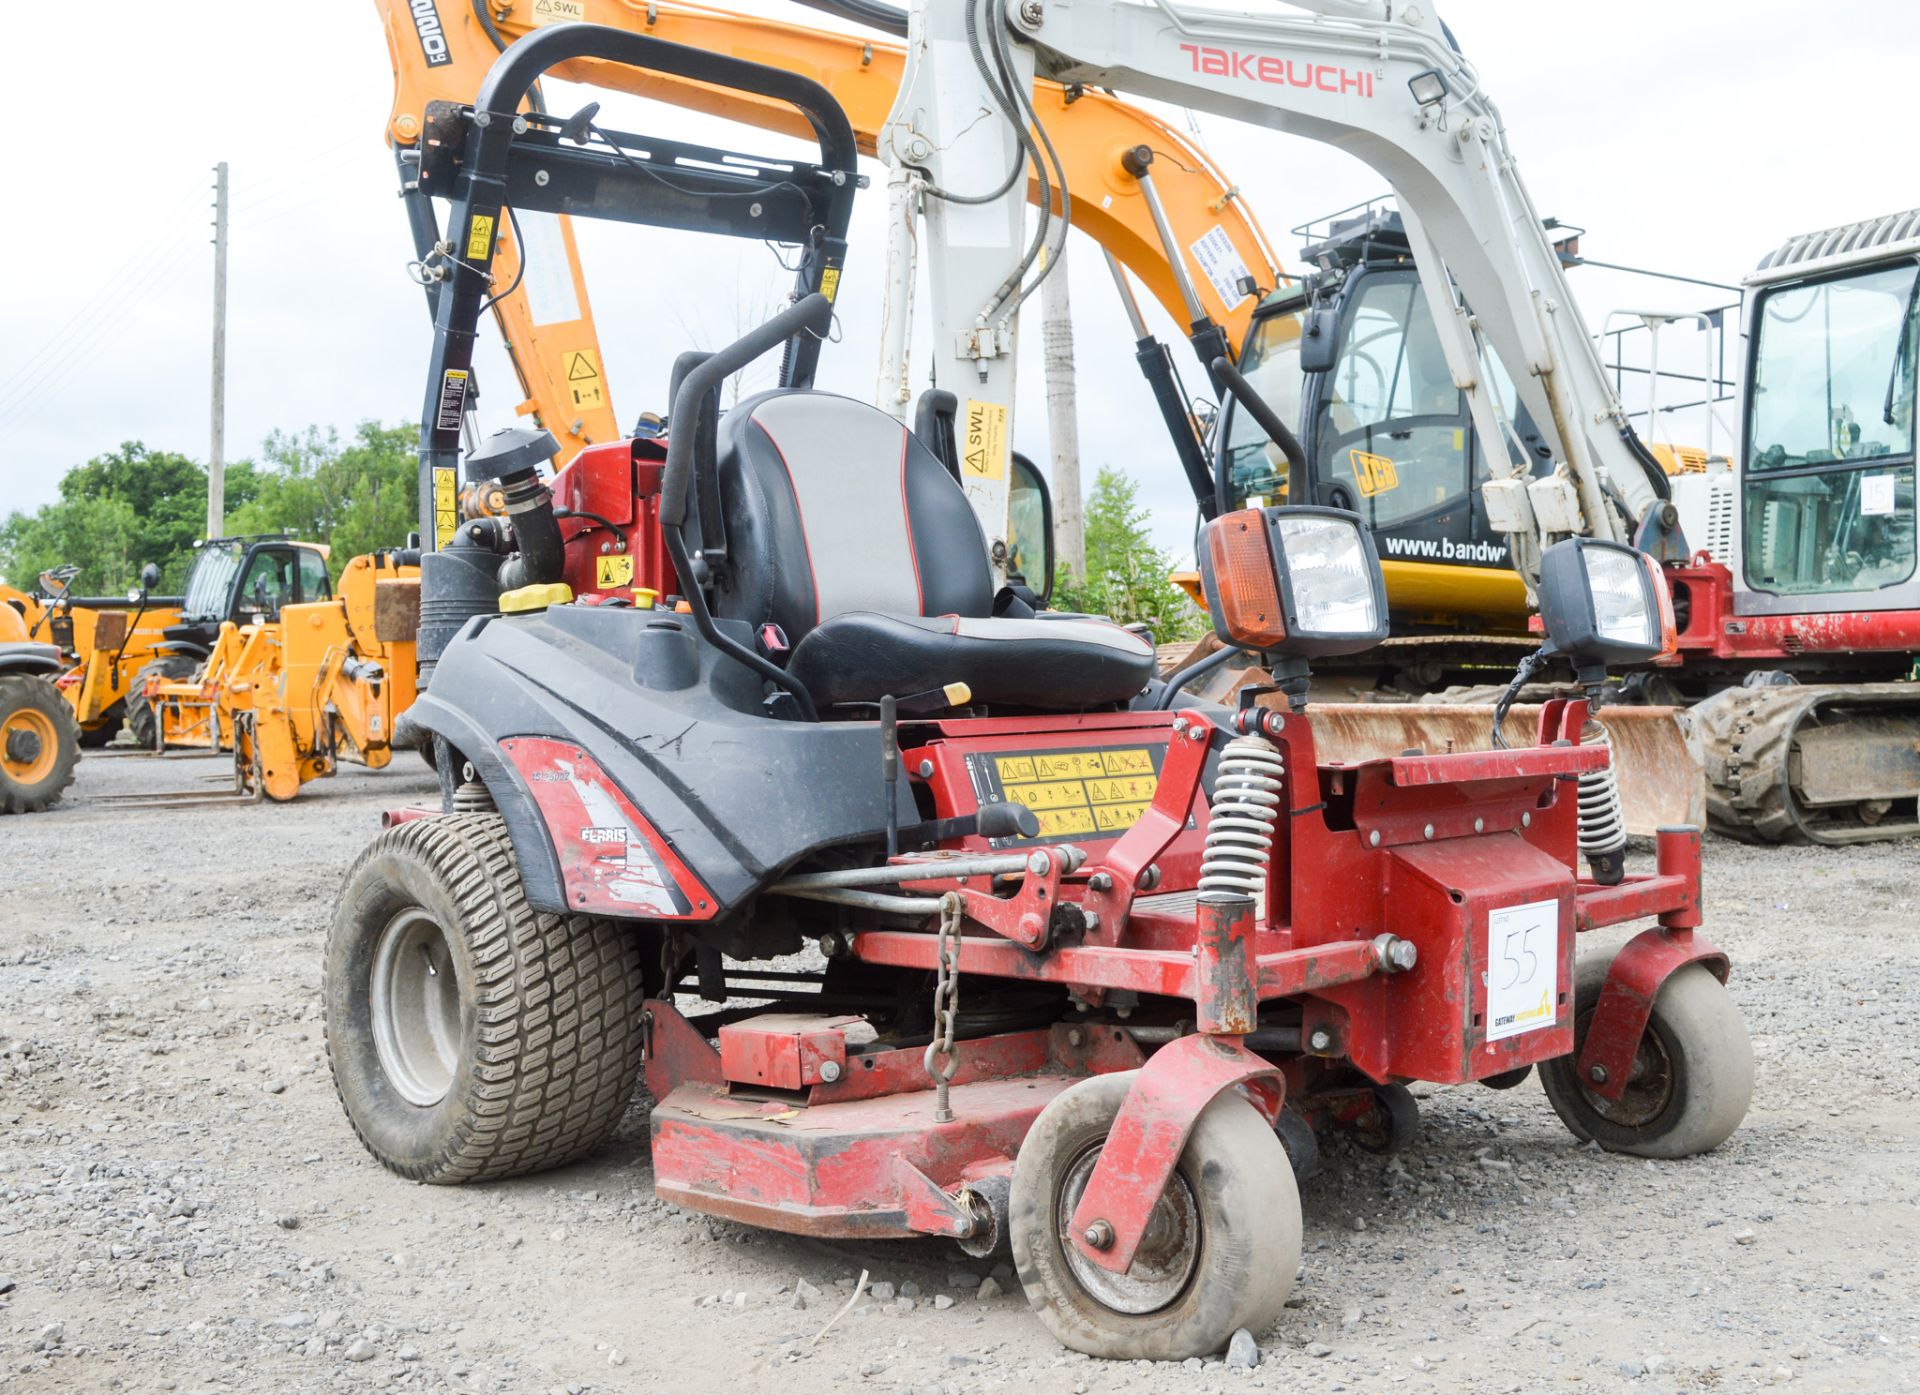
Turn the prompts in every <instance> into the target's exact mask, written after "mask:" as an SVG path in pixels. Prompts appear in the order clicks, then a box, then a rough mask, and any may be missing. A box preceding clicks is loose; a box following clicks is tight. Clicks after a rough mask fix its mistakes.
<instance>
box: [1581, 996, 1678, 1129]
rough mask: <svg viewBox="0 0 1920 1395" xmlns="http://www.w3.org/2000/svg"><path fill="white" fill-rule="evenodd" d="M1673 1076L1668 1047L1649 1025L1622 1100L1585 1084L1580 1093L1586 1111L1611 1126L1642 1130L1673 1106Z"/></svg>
mask: <svg viewBox="0 0 1920 1395" xmlns="http://www.w3.org/2000/svg"><path fill="white" fill-rule="evenodd" d="M1585 1035H1586V1032H1585V1024H1584V1023H1583V1024H1582V1031H1581V1033H1580V1036H1581V1038H1582V1039H1584V1038H1585ZM1673 1075H1674V1071H1673V1057H1672V1056H1671V1055H1670V1054H1669V1053H1668V1051H1667V1044H1666V1042H1664V1041H1662V1040H1661V1039H1660V1032H1659V1029H1658V1028H1657V1027H1656V1026H1655V1025H1654V1024H1653V1023H1652V1022H1648V1023H1647V1029H1646V1031H1644V1032H1642V1033H1641V1034H1640V1046H1639V1049H1638V1050H1636V1051H1635V1052H1634V1053H1633V1065H1632V1066H1631V1067H1630V1068H1629V1070H1628V1073H1627V1088H1626V1090H1625V1091H1623V1092H1622V1093H1621V1096H1620V1098H1619V1099H1617V1100H1610V1099H1608V1098H1607V1097H1606V1096H1604V1095H1599V1094H1595V1093H1594V1091H1593V1090H1592V1089H1591V1088H1590V1087H1589V1086H1588V1084H1587V1083H1586V1082H1585V1081H1581V1082H1580V1093H1581V1095H1582V1096H1584V1097H1585V1099H1586V1102H1587V1108H1589V1109H1591V1110H1592V1111H1593V1112H1594V1113H1595V1114H1597V1115H1599V1116H1600V1117H1601V1118H1602V1119H1605V1120H1606V1121H1607V1122H1608V1123H1610V1124H1615V1125H1618V1126H1619V1127H1620V1128H1623V1129H1643V1128H1646V1127H1647V1126H1648V1125H1649V1124H1652V1123H1654V1122H1656V1121H1657V1120H1659V1118H1660V1117H1661V1116H1662V1115H1663V1114H1665V1113H1666V1112H1667V1106H1668V1105H1670V1104H1672V1103H1673Z"/></svg>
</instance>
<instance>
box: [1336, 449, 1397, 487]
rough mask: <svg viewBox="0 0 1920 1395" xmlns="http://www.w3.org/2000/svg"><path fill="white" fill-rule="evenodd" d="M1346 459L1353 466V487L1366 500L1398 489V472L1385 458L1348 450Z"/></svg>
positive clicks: (1361, 451)
mask: <svg viewBox="0 0 1920 1395" xmlns="http://www.w3.org/2000/svg"><path fill="white" fill-rule="evenodd" d="M1347 459H1348V460H1349V461H1351V462H1352V464H1353V483H1354V487H1355V488H1356V489H1358V490H1359V491H1360V492H1361V493H1362V494H1363V495H1365V496H1366V497H1367V498H1369V499H1371V498H1372V497H1373V496H1374V495H1376V494H1385V493H1386V492H1387V491H1388V490H1390V489H1398V488H1399V487H1400V472H1399V471H1398V470H1396V469H1394V468H1393V461H1391V460H1389V459H1388V458H1387V457H1386V456H1384V455H1369V454H1368V453H1367V452H1366V451H1363V450H1350V451H1348V452H1347Z"/></svg>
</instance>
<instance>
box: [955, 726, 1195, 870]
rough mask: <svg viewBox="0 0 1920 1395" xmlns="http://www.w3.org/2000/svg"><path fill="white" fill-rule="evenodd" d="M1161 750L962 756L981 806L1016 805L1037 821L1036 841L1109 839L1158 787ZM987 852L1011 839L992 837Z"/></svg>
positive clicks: (1139, 811)
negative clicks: (1037, 835)
mask: <svg viewBox="0 0 1920 1395" xmlns="http://www.w3.org/2000/svg"><path fill="white" fill-rule="evenodd" d="M1166 751H1167V748H1166V746H1165V745H1163V744H1155V745H1151V746H1122V747H1114V748H1112V749H1110V750H1100V749H1086V748H1081V749H1078V750H1071V751H1014V752H1000V751H970V752H968V753H967V774H968V776H969V778H970V780H971V782H972V785H973V792H974V795H975V797H976V798H977V799H978V800H979V801H980V803H982V804H992V803H999V802H1007V803H1013V804H1024V805H1026V806H1027V808H1029V809H1031V810H1033V812H1034V814H1035V815H1036V816H1037V817H1038V818H1039V820H1040V837H1041V840H1042V841H1049V842H1050V841H1058V840H1060V839H1062V838H1087V837H1095V838H1110V837H1117V836H1118V835H1119V834H1122V833H1125V832H1126V831H1127V830H1128V829H1129V828H1132V827H1133V825H1134V824H1135V823H1136V822H1137V821H1138V820H1139V818H1140V816H1141V815H1142V814H1144V813H1145V812H1146V811H1147V808H1148V806H1149V805H1151V804H1152V803H1153V794H1154V791H1155V790H1156V789H1158V788H1159V787H1160V766H1161V762H1162V761H1163V760H1164V759H1165V757H1166ZM992 841H993V846H994V847H996V848H999V847H1006V846H1008V845H1010V844H1012V843H1013V842H1015V841H1019V840H1016V839H1011V838H996V839H994V840H992Z"/></svg>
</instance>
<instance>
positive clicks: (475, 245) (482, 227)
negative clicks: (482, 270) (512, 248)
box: [467, 213, 493, 262]
mask: <svg viewBox="0 0 1920 1395" xmlns="http://www.w3.org/2000/svg"><path fill="white" fill-rule="evenodd" d="M492 251H493V215H492V214H491V213H476V214H474V215H473V221H472V222H471V223H469V224H468V225H467V260H468V261H470V262H480V261H485V260H486V259H487V256H488V254H489V253H491V252H492Z"/></svg>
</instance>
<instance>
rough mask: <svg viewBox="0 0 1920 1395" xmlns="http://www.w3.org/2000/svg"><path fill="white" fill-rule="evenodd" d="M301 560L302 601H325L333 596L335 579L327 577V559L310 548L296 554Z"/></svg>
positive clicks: (300, 550)
mask: <svg viewBox="0 0 1920 1395" xmlns="http://www.w3.org/2000/svg"><path fill="white" fill-rule="evenodd" d="M295 555H296V556H298V557H299V559H300V599H301V600H302V601H324V600H327V599H329V598H330V597H331V596H332V595H333V579H332V578H331V577H329V576H328V575H327V559H326V558H324V557H322V556H321V555H320V554H319V553H317V552H314V551H312V550H311V549H308V548H304V547H303V548H300V549H298V551H297V552H296V554H295Z"/></svg>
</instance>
